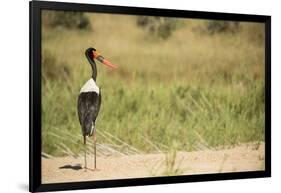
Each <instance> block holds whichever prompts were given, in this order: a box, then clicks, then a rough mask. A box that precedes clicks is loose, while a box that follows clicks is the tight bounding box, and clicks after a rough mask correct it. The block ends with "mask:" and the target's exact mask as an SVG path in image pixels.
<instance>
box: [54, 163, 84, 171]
mask: <svg viewBox="0 0 281 193" xmlns="http://www.w3.org/2000/svg"><path fill="white" fill-rule="evenodd" d="M59 169H72V170H81V169H83V168H82V166H81V164H77V165H64V166H61V167H59Z"/></svg>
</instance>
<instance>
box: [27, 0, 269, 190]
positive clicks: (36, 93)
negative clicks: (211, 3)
mask: <svg viewBox="0 0 281 193" xmlns="http://www.w3.org/2000/svg"><path fill="white" fill-rule="evenodd" d="M44 9H48V10H68V11H84V12H98V13H110V14H129V15H150V16H169V17H180V18H200V19H214V20H217V19H223V20H232V21H251V22H261V23H265V170H264V171H249V172H234V173H219V174H200V175H188V176H187V175H186V176H170V177H168V176H167V177H151V178H138V179H118V180H103V181H92V182H89V181H85V182H71V183H54V184H42V182H41V146H42V143H41V11H42V10H44ZM29 11H30V14H29V15H30V17H29V21H30V33H29V36H30V37H29V39H30V52H29V53H30V55H29V57H30V66H29V68H30V77H29V85H30V92H29V93H30V98H29V108H30V111H29V123H30V130H29V133H30V135H29V137H30V142H29V191H30V192H38V191H39V192H41V191H42V192H43V191H55V190H56V191H58V190H76V189H89V188H108V187H123V186H139V185H152V184H167V183H183V182H198V181H213V180H229V179H244V178H260V177H270V176H271V17H270V16H267V15H248V14H233V13H215V12H201V11H186V10H170V9H157V8H141V7H124V6H109V5H93V4H80V3H63V2H47V1H31V2H29Z"/></svg>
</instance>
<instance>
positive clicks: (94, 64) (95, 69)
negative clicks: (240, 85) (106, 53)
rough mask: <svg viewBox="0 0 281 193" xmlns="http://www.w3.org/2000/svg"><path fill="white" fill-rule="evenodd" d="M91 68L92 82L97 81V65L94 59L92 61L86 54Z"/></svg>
mask: <svg viewBox="0 0 281 193" xmlns="http://www.w3.org/2000/svg"><path fill="white" fill-rule="evenodd" d="M86 57H87V59H88V61H89V63H90V65H91V67H92V78H93V79H94V81H96V79H97V65H96V62H95V60H94V59H92V58H91V57H90V56H89V55H88V54H87V55H86Z"/></svg>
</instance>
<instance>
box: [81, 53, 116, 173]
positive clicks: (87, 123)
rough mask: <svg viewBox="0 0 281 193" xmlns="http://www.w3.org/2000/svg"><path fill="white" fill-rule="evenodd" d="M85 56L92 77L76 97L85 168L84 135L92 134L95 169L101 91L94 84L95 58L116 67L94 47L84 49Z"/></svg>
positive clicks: (95, 77) (95, 78)
mask: <svg viewBox="0 0 281 193" xmlns="http://www.w3.org/2000/svg"><path fill="white" fill-rule="evenodd" d="M85 55H86V58H87V59H88V61H89V63H90V65H91V67H92V77H91V78H90V79H89V80H88V81H87V82H86V83H85V84H84V86H83V87H82V88H81V90H80V94H79V97H78V117H79V122H80V125H81V128H82V134H83V139H84V151H85V152H84V153H85V154H84V161H85V169H87V160H86V159H87V157H86V156H87V151H86V137H87V136H89V137H90V136H93V140H94V153H95V169H96V128H95V123H96V119H97V116H98V113H99V110H100V106H101V91H100V89H99V87H98V86H97V84H96V80H97V66H96V63H95V59H96V60H98V61H99V62H101V63H103V64H104V65H106V66H108V67H110V68H116V67H117V66H115V65H114V64H112V63H110V62H109V61H108V60H106V59H105V58H104V57H103V56H101V55H100V54H99V53H98V52H97V51H96V49H95V48H88V49H87V50H86V51H85Z"/></svg>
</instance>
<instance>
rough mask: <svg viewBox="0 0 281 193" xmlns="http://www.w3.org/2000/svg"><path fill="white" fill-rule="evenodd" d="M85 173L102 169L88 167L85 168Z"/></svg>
mask: <svg viewBox="0 0 281 193" xmlns="http://www.w3.org/2000/svg"><path fill="white" fill-rule="evenodd" d="M84 169H85V170H84V171H85V172H86V171H88V170H89V171H92V172H95V171H100V169H98V168H86V167H84Z"/></svg>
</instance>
